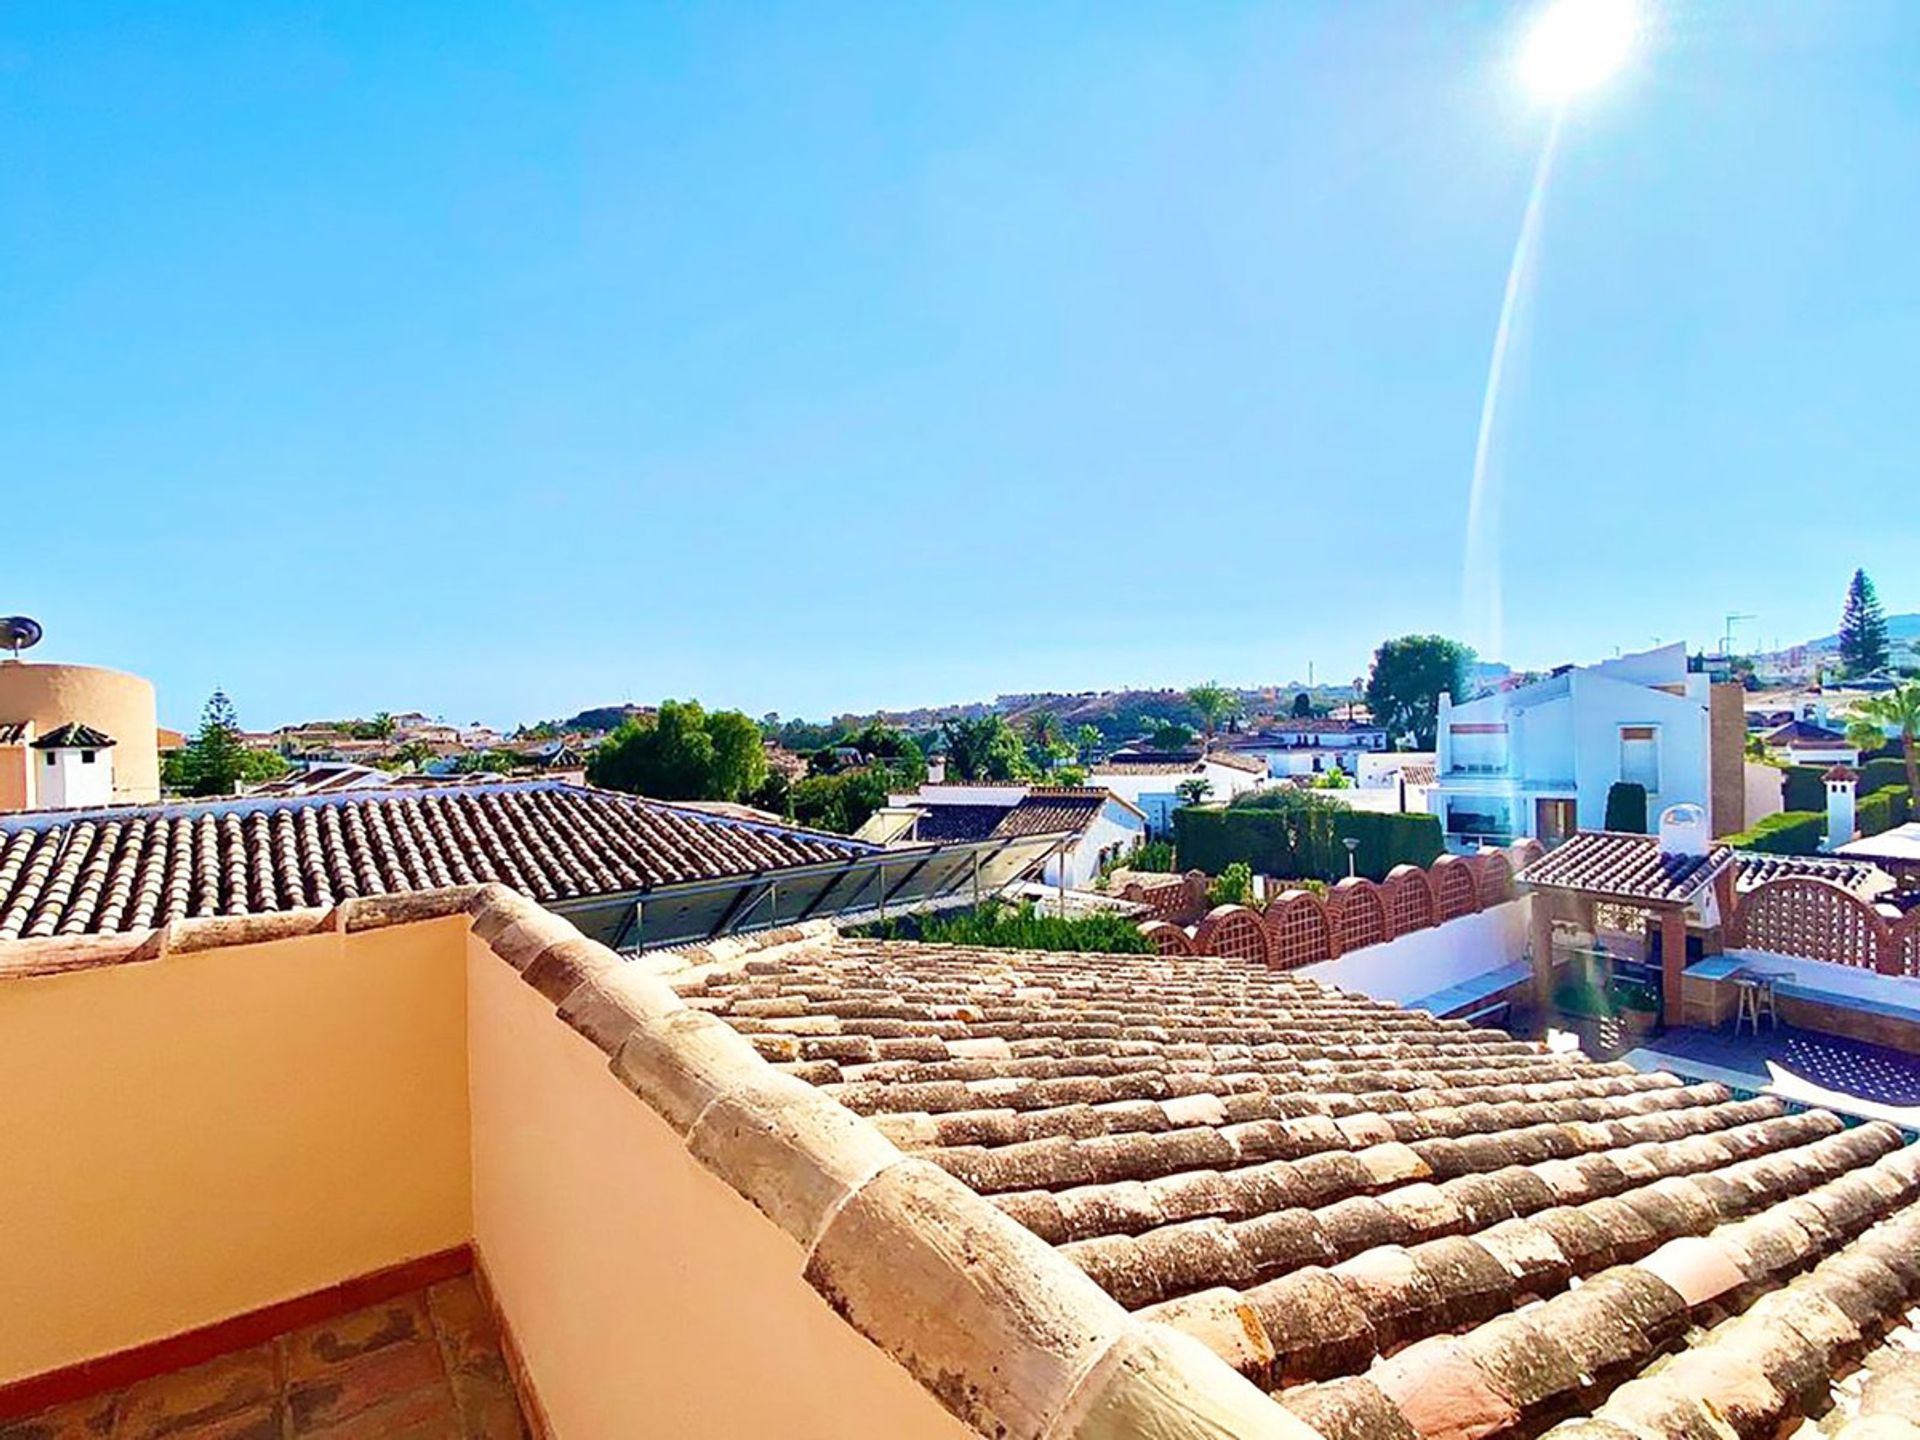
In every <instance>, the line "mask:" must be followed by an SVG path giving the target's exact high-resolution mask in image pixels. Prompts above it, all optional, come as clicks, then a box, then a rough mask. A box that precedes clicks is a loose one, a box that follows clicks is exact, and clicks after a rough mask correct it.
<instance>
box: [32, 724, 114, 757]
mask: <svg viewBox="0 0 1920 1440" xmlns="http://www.w3.org/2000/svg"><path fill="white" fill-rule="evenodd" d="M113 743H114V740H113V737H112V736H111V735H109V734H107V733H106V731H104V730H96V729H94V728H93V727H92V726H91V725H82V724H81V723H80V722H79V721H77V720H70V721H68V722H67V723H66V724H65V725H59V726H56V727H55V728H53V729H52V730H49V731H48V732H47V733H46V734H44V735H42V736H41V737H40V738H39V739H38V740H36V741H34V742H33V748H34V749H36V750H105V749H106V748H107V747H108V746H110V745H112V744H113Z"/></svg>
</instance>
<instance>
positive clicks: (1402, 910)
mask: <svg viewBox="0 0 1920 1440" xmlns="http://www.w3.org/2000/svg"><path fill="white" fill-rule="evenodd" d="M1539 853H1540V849H1539V846H1538V845H1537V844H1536V843H1535V842H1533V841H1524V842H1521V844H1518V845H1515V846H1513V847H1512V848H1511V850H1510V851H1507V852H1501V851H1493V852H1488V853H1485V854H1482V855H1476V856H1472V857H1462V856H1458V855H1442V856H1441V857H1440V858H1439V859H1438V860H1436V861H1434V863H1433V866H1432V868H1431V869H1426V870H1423V869H1421V868H1420V867H1419V866H1418V865H1400V866H1396V867H1395V868H1394V870H1393V872H1392V873H1391V874H1389V875H1388V876H1387V878H1386V879H1385V880H1384V881H1382V882H1381V883H1380V884H1378V885H1376V884H1374V882H1373V881H1371V880H1367V879H1362V878H1358V877H1354V878H1349V879H1346V880H1342V881H1341V882H1340V883H1339V884H1338V885H1336V886H1334V887H1333V888H1332V889H1331V890H1329V891H1327V892H1326V894H1325V895H1324V896H1323V895H1320V894H1316V893H1315V892H1313V891H1311V890H1286V891H1283V892H1282V893H1281V894H1280V895H1279V896H1277V897H1276V898H1275V899H1273V900H1272V901H1271V902H1269V903H1268V904H1267V906H1266V908H1265V909H1264V910H1260V909H1255V908H1252V907H1249V906H1245V905H1222V906H1219V907H1217V908H1215V909H1213V910H1211V911H1208V912H1207V913H1206V914H1205V916H1204V917H1203V918H1202V919H1201V920H1200V922H1199V924H1198V925H1196V926H1194V927H1192V928H1191V929H1188V928H1183V927H1182V926H1181V925H1179V924H1176V923H1174V917H1173V915H1172V913H1171V912H1172V905H1171V899H1172V895H1173V893H1174V890H1175V888H1176V885H1177V886H1179V887H1180V888H1182V889H1184V891H1185V892H1187V894H1188V895H1189V896H1194V897H1198V896H1204V895H1205V893H1206V884H1207V877H1206V876H1205V875H1202V874H1201V873H1200V872H1199V871H1197V870H1196V871H1191V872H1189V873H1188V874H1187V875H1185V876H1183V877H1179V878H1178V880H1175V877H1168V881H1169V883H1167V884H1165V885H1162V886H1155V887H1153V889H1152V890H1151V891H1146V890H1144V889H1143V888H1142V887H1138V886H1137V885H1136V883H1135V882H1131V881H1130V882H1129V883H1128V884H1127V886H1126V887H1125V888H1124V889H1123V890H1122V891H1121V892H1120V893H1121V897H1122V898H1123V899H1128V900H1135V899H1140V900H1143V902H1144V903H1153V902H1152V901H1151V900H1149V899H1147V897H1148V896H1158V895H1162V894H1164V895H1165V897H1166V901H1167V904H1166V910H1165V911H1164V912H1163V911H1161V909H1160V908H1159V906H1156V918H1154V919H1152V920H1149V921H1145V922H1143V923H1142V924H1141V926H1140V931H1141V933H1142V934H1143V935H1146V936H1147V937H1148V938H1149V939H1150V940H1151V941H1152V942H1153V945H1154V948H1155V950H1157V951H1158V952H1159V953H1160V954H1162V955H1218V956H1223V957H1227V958H1231V959H1235V960H1246V961H1249V962H1252V963H1256V964H1262V965H1266V966H1269V967H1270V968H1272V969H1275V970H1294V969H1297V968H1299V967H1300V966H1302V965H1314V964H1318V963H1319V962H1320V961H1322V960H1332V959H1335V958H1336V957H1338V956H1340V955H1344V954H1349V953H1351V952H1352V951H1355V950H1359V949H1363V948H1365V947H1367V946H1369V945H1378V944H1381V943H1382V942H1384V941H1387V940H1392V939H1396V938H1397V937H1399V936H1401V935H1407V934H1411V933H1413V932H1414V931H1417V930H1425V929H1429V928H1431V927H1432V926H1435V925H1439V924H1443V923H1444V922H1446V921H1448V920H1457V919H1460V918H1461V917H1462V916H1466V915H1473V914H1477V913H1478V912H1479V911H1481V910H1484V909H1487V908H1489V907H1490V906H1493V905H1498V904H1501V903H1503V902H1505V901H1508V900H1511V899H1512V898H1513V894H1514V891H1513V877H1514V875H1515V874H1517V873H1518V871H1519V870H1520V868H1521V867H1522V866H1524V865H1526V864H1528V863H1529V862H1530V861H1531V860H1532V859H1533V858H1534V857H1535V856H1536V855H1538V854H1539ZM1137 891H1139V892H1140V893H1136V892H1137Z"/></svg>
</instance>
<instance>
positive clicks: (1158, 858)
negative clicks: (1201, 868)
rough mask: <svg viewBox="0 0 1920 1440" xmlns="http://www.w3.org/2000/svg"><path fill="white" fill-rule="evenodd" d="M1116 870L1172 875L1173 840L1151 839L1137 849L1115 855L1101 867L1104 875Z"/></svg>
mask: <svg viewBox="0 0 1920 1440" xmlns="http://www.w3.org/2000/svg"><path fill="white" fill-rule="evenodd" d="M1116 870H1140V871H1145V872H1146V873H1148V874H1153V875H1171V874H1172V873H1173V842H1172V841H1171V840H1149V841H1147V842H1146V843H1145V844H1143V845H1141V846H1140V847H1139V848H1137V849H1135V850H1130V851H1128V852H1127V853H1126V854H1124V855H1116V856H1114V857H1113V859H1111V860H1109V861H1108V862H1107V863H1106V864H1104V865H1102V866H1101V867H1100V873H1101V874H1102V875H1111V874H1112V873H1113V872H1114V871H1116Z"/></svg>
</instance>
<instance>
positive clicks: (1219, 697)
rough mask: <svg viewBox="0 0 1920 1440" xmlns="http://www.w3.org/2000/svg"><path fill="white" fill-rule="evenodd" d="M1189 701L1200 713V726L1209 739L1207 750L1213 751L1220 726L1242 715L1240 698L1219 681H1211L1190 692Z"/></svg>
mask: <svg viewBox="0 0 1920 1440" xmlns="http://www.w3.org/2000/svg"><path fill="white" fill-rule="evenodd" d="M1187 701H1188V703H1189V704H1191V705H1192V706H1193V708H1194V709H1196V710H1198V711H1199V712H1200V726H1201V729H1202V730H1203V731H1204V732H1205V734H1206V737H1207V748H1208V749H1209V750H1211V749H1212V748H1213V737H1214V735H1215V734H1216V733H1217V732H1218V731H1219V729H1220V726H1221V725H1222V724H1223V723H1224V722H1225V721H1227V720H1228V719H1230V718H1231V717H1233V716H1234V715H1237V714H1239V713H1240V697H1239V696H1238V695H1236V694H1234V693H1233V691H1231V690H1229V689H1227V687H1226V686H1224V685H1222V684H1220V683H1219V682H1218V681H1214V680H1209V681H1208V682H1207V683H1206V684H1204V685H1196V686H1194V687H1193V689H1191V690H1189V691H1188V692H1187Z"/></svg>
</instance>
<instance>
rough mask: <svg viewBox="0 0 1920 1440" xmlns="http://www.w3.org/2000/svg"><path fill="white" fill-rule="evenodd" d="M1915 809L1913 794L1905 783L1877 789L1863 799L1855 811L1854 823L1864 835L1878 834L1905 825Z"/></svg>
mask: <svg viewBox="0 0 1920 1440" xmlns="http://www.w3.org/2000/svg"><path fill="white" fill-rule="evenodd" d="M1912 811H1913V796H1912V795H1911V794H1910V793H1909V792H1908V790H1907V787H1906V786H1904V785H1890V786H1888V787H1887V788H1886V789H1885V790H1876V791H1874V792H1873V794H1871V795H1869V796H1867V798H1866V799H1864V800H1862V801H1861V802H1860V804H1859V805H1858V807H1856V809H1855V811H1854V817H1853V818H1854V823H1855V824H1856V825H1858V826H1859V827H1860V833H1861V834H1862V835H1878V834H1879V833H1880V832H1881V831H1883V830H1891V829H1892V828H1893V827H1894V826H1896V825H1904V824H1906V823H1907V818H1908V816H1909V815H1910V814H1912Z"/></svg>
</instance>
